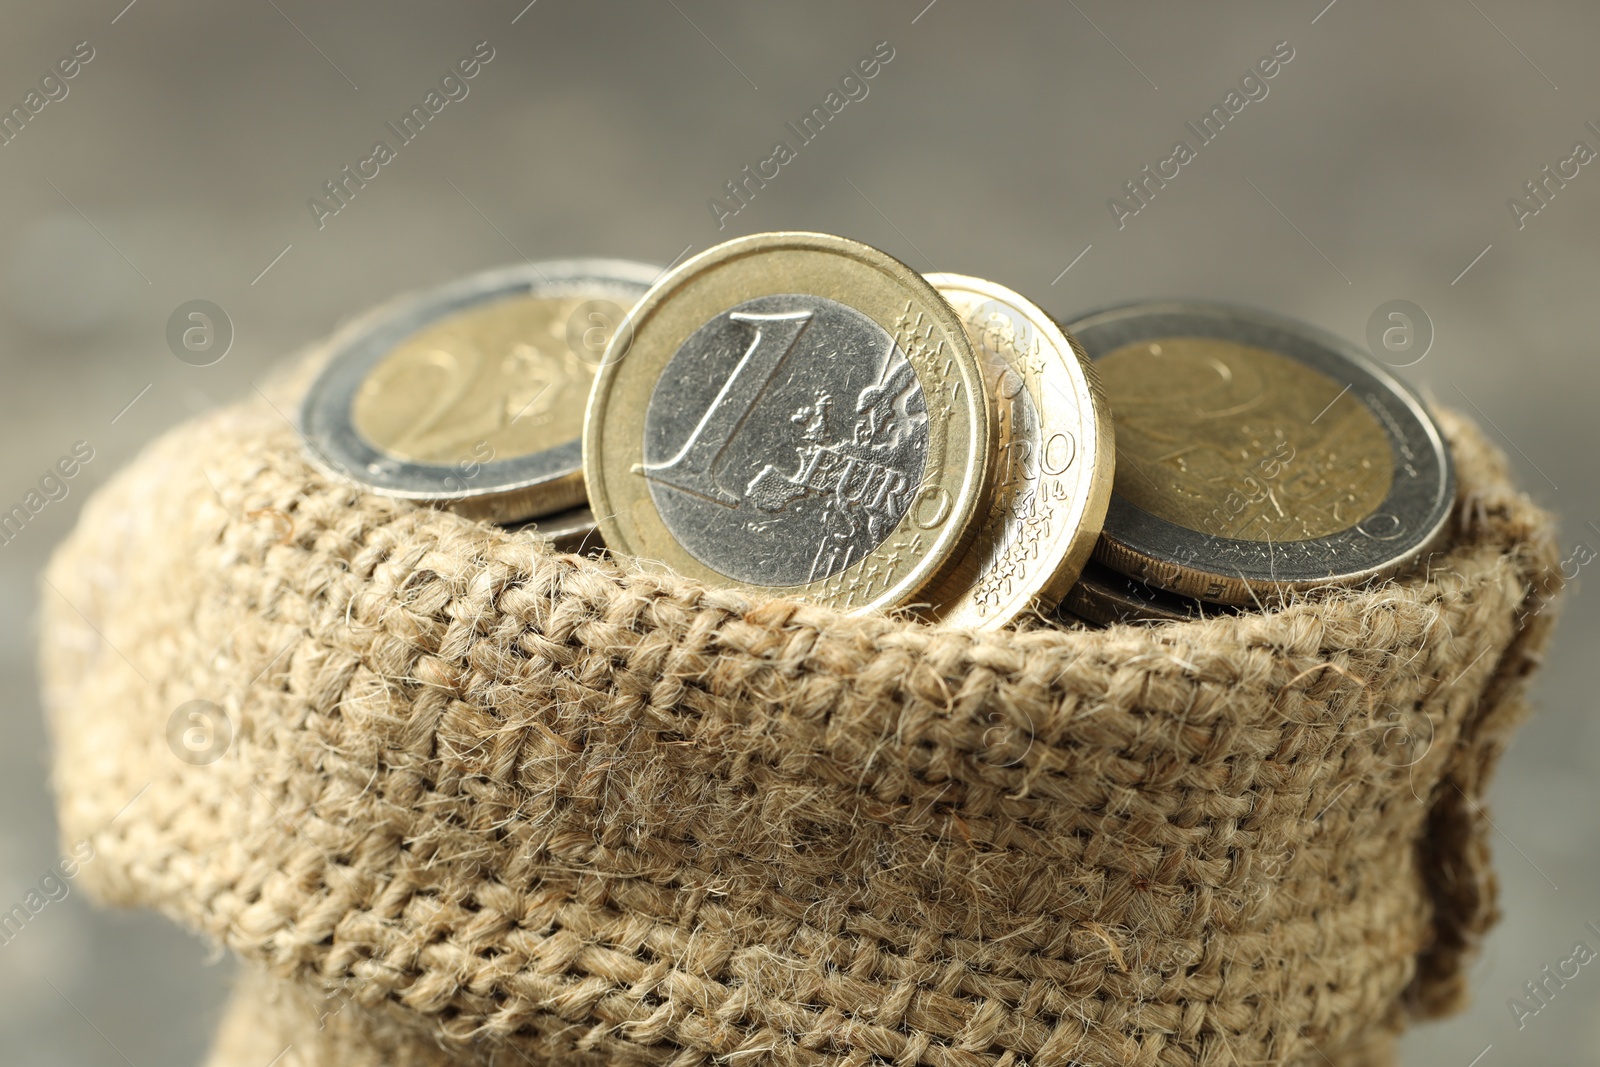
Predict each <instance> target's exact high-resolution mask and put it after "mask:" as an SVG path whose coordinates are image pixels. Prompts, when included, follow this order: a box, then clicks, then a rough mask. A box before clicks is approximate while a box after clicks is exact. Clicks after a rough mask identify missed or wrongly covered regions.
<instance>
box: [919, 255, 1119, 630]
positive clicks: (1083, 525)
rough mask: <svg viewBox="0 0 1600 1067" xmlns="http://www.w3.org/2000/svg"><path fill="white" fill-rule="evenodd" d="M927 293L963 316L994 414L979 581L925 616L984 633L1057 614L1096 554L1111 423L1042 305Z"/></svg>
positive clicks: (998, 296)
mask: <svg viewBox="0 0 1600 1067" xmlns="http://www.w3.org/2000/svg"><path fill="white" fill-rule="evenodd" d="M927 279H928V281H929V282H931V283H933V287H934V288H935V289H937V290H939V295H940V296H942V297H944V298H945V299H946V300H948V301H949V302H950V306H951V307H953V308H954V309H955V311H956V314H957V315H959V316H961V320H962V322H963V324H964V325H965V326H966V330H967V336H968V337H969V338H970V339H971V341H972V345H973V348H974V349H976V350H977V352H978V357H979V360H980V361H981V362H982V363H983V366H984V374H985V380H986V382H987V384H988V386H989V391H990V395H991V397H992V398H993V402H994V407H995V421H996V424H997V430H996V450H995V455H994V466H993V471H992V482H993V485H992V488H991V489H990V491H989V508H988V511H987V512H986V513H985V514H984V515H983V516H982V517H981V518H980V520H979V521H980V526H979V528H978V533H977V536H976V537H974V538H973V541H972V547H971V548H969V549H968V550H967V551H968V552H969V553H970V554H971V555H972V557H973V558H974V560H975V562H976V576H975V577H973V578H971V579H969V580H967V581H966V582H965V584H963V585H961V586H960V587H957V588H950V589H940V590H936V591H935V592H934V593H932V594H931V595H930V596H929V598H928V599H929V600H930V601H931V604H932V606H931V607H930V608H929V612H928V613H929V615H930V616H932V617H933V618H937V619H939V620H941V621H944V622H948V623H951V624H953V625H958V626H973V627H982V628H985V629H990V628H994V627H998V626H1004V625H1005V624H1007V623H1009V622H1011V621H1013V620H1014V619H1016V618H1017V617H1018V616H1019V615H1021V614H1023V613H1024V612H1026V611H1029V610H1032V609H1035V608H1044V609H1046V610H1048V609H1051V608H1054V607H1055V606H1056V604H1057V603H1059V602H1060V600H1061V598H1062V597H1063V596H1064V595H1066V592H1067V590H1068V589H1070V588H1071V587H1072V583H1073V582H1074V581H1075V580H1076V579H1077V577H1078V572H1079V571H1080V570H1082V568H1083V565H1084V563H1085V562H1087V561H1088V559H1089V554H1090V553H1091V552H1093V551H1094V545H1095V541H1096V539H1097V538H1098V537H1099V536H1100V526H1101V523H1102V522H1103V521H1104V520H1105V514H1106V505H1107V504H1108V503H1109V502H1110V500H1111V481H1112V467H1113V464H1114V462H1115V450H1114V446H1113V436H1112V427H1111V412H1110V409H1109V408H1108V406H1107V404H1106V399H1105V393H1104V391H1103V390H1102V389H1101V388H1100V382H1099V379H1098V377H1097V376H1096V374H1095V371H1094V367H1093V365H1092V364H1090V363H1089V361H1088V359H1087V357H1085V356H1083V355H1082V354H1081V353H1080V352H1079V351H1078V350H1077V348H1076V347H1075V345H1074V343H1073V341H1072V339H1071V338H1070V337H1068V336H1067V335H1066V334H1065V333H1063V332H1062V330H1061V327H1059V326H1057V325H1056V324H1055V322H1054V321H1053V320H1052V319H1051V318H1050V316H1049V315H1048V314H1047V313H1045V312H1044V311H1043V310H1041V309H1040V308H1039V307H1038V305H1036V304H1034V303H1033V302H1032V301H1030V300H1028V299H1027V298H1026V297H1024V296H1022V295H1020V294H1019V293H1016V292H1013V291H1012V290H1010V289H1008V288H1006V287H1005V286H1003V285H997V284H996V283H994V282H989V281H984V280H982V279H979V278H968V277H965V276H963V275H960V274H929V275H927Z"/></svg>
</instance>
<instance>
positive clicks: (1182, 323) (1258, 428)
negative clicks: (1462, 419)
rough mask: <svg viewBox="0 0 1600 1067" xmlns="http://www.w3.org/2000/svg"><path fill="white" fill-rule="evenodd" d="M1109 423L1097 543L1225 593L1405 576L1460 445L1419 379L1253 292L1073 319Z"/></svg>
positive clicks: (1236, 598) (1238, 600)
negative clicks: (1260, 302)
mask: <svg viewBox="0 0 1600 1067" xmlns="http://www.w3.org/2000/svg"><path fill="white" fill-rule="evenodd" d="M1068 330H1069V332H1071V333H1072V334H1073V335H1074V336H1076V337H1077V338H1078V340H1079V342H1080V343H1082V345H1083V346H1084V348H1085V349H1086V350H1087V352H1088V353H1089V356H1090V357H1091V358H1092V359H1093V360H1094V361H1095V365H1096V367H1097V369H1098V370H1099V372H1100V378H1101V381H1102V382H1103V383H1104V384H1105V388H1106V394H1107V396H1108V397H1109V398H1110V401H1111V410H1112V412H1113V413H1114V414H1115V417H1116V422H1117V471H1116V479H1115V489H1114V492H1113V495H1112V500H1111V506H1110V509H1109V510H1108V512H1107V515H1106V522H1105V528H1104V530H1103V531H1102V533H1101V538H1100V543H1099V545H1098V546H1097V547H1096V550H1095V555H1096V558H1097V559H1099V560H1101V561H1102V562H1104V563H1105V564H1107V565H1108V566H1110V567H1111V568H1112V569H1113V570H1116V571H1120V572H1121V573H1123V574H1127V575H1129V576H1132V577H1135V578H1138V579H1139V580H1141V581H1143V582H1146V583H1148V584H1150V585H1153V586H1156V587H1158V588H1162V589H1166V590H1168V591H1171V592H1175V593H1179V594H1182V595H1184V596H1192V597H1198V598H1200V599H1202V600H1211V601H1218V602H1222V603H1228V604H1238V605H1249V604H1265V603H1268V602H1270V601H1272V600H1275V599H1279V598H1281V596H1282V595H1283V594H1285V593H1288V592H1292V591H1295V590H1303V589H1309V588H1314V587H1316V586H1322V585H1344V584H1354V583H1358V582H1362V581H1367V580H1370V579H1376V578H1383V577H1387V576H1391V575H1394V574H1397V573H1399V572H1401V571H1403V570H1404V569H1406V568H1407V567H1409V566H1411V565H1412V564H1414V563H1416V562H1417V561H1418V560H1419V559H1420V558H1421V557H1422V556H1423V555H1425V554H1426V553H1427V552H1428V551H1430V550H1431V549H1432V548H1433V547H1434V546H1436V545H1437V544H1438V543H1439V542H1440V540H1441V539H1442V537H1443V536H1444V534H1445V532H1446V527H1447V523H1448V520H1449V517H1450V511H1451V506H1452V503H1453V500H1454V496H1455V474H1454V467H1453V465H1452V462H1451V459H1450V453H1449V450H1448V448H1447V447H1446V445H1445V442H1444V439H1443V437H1442V436H1441V435H1440V433H1439V429H1438V426H1437V425H1436V424H1435V423H1434V421H1433V418H1432V417H1431V416H1430V415H1429V414H1428V411H1427V409H1426V408H1425V407H1424V406H1423V404H1422V402H1421V400H1419V399H1418V397H1417V396H1416V394H1415V393H1413V392H1412V391H1411V390H1410V389H1409V388H1407V387H1406V386H1405V385H1403V384H1402V383H1401V382H1399V381H1398V380H1396V379H1395V378H1394V377H1393V376H1391V375H1390V374H1389V373H1388V372H1387V371H1386V370H1385V369H1383V368H1382V367H1379V366H1378V365H1377V364H1375V363H1373V362H1371V361H1370V360H1369V359H1368V358H1367V357H1366V356H1364V355H1363V354H1362V353H1361V352H1360V351H1359V350H1358V349H1357V348H1356V347H1355V346H1353V345H1351V344H1348V343H1347V342H1344V341H1342V340H1340V339H1338V338H1337V337H1334V336H1332V335H1331V334H1327V333H1325V332H1323V331H1321V330H1318V329H1315V328H1313V327H1310V326H1306V325H1303V324H1300V323H1296V322H1293V321H1290V320H1287V319H1282V318H1278V317H1276V316H1272V315H1267V314H1265V313H1262V312H1257V311H1251V310H1247V309H1243V308H1235V307H1228V306H1222V305H1213V304H1190V303H1163V304H1143V305H1136V306H1132V307H1124V308H1118V309H1115V310H1110V311H1103V312H1098V313H1095V314H1091V315H1088V316H1085V317H1083V318H1081V319H1079V320H1077V321H1076V322H1074V323H1072V324H1071V325H1070V326H1069V327H1068Z"/></svg>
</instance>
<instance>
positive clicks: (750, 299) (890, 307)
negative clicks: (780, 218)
mask: <svg viewBox="0 0 1600 1067" xmlns="http://www.w3.org/2000/svg"><path fill="white" fill-rule="evenodd" d="M629 326H630V332H631V336H632V344H631V347H630V348H628V349H627V350H626V351H622V350H621V348H620V346H617V345H614V346H613V347H612V349H610V350H608V351H607V353H606V358H605V362H604V364H603V366H602V367H601V369H600V374H599V376H598V377H597V378H596V380H595V387H594V391H593V393H592V394H591V395H590V399H589V409H588V413H587V415H586V417H585V425H584V475H585V479H586V481H587V483H588V489H589V499H590V504H591V506H592V507H593V508H594V510H595V514H596V515H597V516H598V519H599V524H600V532H601V535H602V536H603V537H604V539H605V542H606V546H607V547H608V548H609V549H610V551H611V552H613V553H614V554H617V555H621V556H628V557H633V558H636V559H640V560H646V561H652V562H654V563H657V564H663V565H665V566H667V567H669V568H671V569H672V570H675V571H677V572H679V573H681V574H684V575H687V576H689V577H693V578H697V579H700V580H703V581H705V582H707V583H709V584H715V585H720V586H729V587H734V588H741V589H745V590H748V591H752V592H755V593H760V594H768V595H788V596H800V597H805V598H808V599H811V600H814V601H817V602H820V603H824V604H829V605H832V606H835V607H838V608H840V609H843V610H848V611H868V610H873V609H883V608H890V607H896V606H901V605H906V604H910V603H913V602H914V601H915V599H916V598H917V595H918V593H919V591H921V590H923V589H924V588H926V587H928V586H930V584H932V583H933V582H935V581H936V580H940V579H943V578H945V577H946V576H947V575H948V574H949V572H951V571H952V570H953V569H956V568H959V567H960V566H961V565H962V564H961V559H962V556H963V550H964V549H965V548H966V545H967V543H968V542H969V541H970V539H971V537H972V535H973V533H974V532H975V527H976V523H975V522H974V521H973V520H974V518H975V517H976V516H977V515H979V514H980V513H981V511H982V509H983V508H984V506H985V505H986V499H985V495H984V494H985V492H986V483H987V479H988V457H989V454H990V451H991V449H992V448H993V441H994V438H993V433H994V422H993V419H992V418H991V415H990V402H989V391H988V390H987V389H986V388H985V386H984V381H983V374H982V371H981V369H980V367H979V365H978V360H977V357H976V356H975V355H974V353H973V350H972V346H971V344H970V342H969V341H968V340H967V335H966V332H965V331H964V329H963V328H962V324H961V320H960V319H959V318H958V317H957V316H956V314H955V312H954V311H952V310H951V308H950V306H949V304H947V303H946V302H945V301H944V300H943V298H941V297H940V296H939V294H938V293H937V292H935V290H934V289H933V287H932V286H931V285H929V284H928V283H927V282H926V281H924V280H923V279H922V278H921V276H919V275H918V274H916V272H914V271H912V270H911V269H910V268H908V267H906V266H905V265H904V264H902V263H900V262H898V261H897V260H895V259H893V258H891V257H890V256H888V255H886V254H884V253H882V252H879V251H878V250H876V249H873V248H870V247H868V246H866V245H863V244H860V243H859V242H856V241H851V240H848V239H846V238H842V237H833V236H829V235H825V234H811V233H769V234H757V235H754V236H751V237H744V238H738V239H736V240H733V241H729V242H727V243H725V244H722V245H718V246H716V247H715V248H712V249H709V250H707V251H706V252H703V253H701V254H700V255H698V256H695V257H694V258H692V259H690V260H688V261H687V262H685V263H683V264H682V265H681V266H679V267H677V268H676V269H674V270H672V271H670V272H669V273H668V274H667V275H666V276H665V277H663V278H662V279H661V280H660V281H659V282H658V283H657V284H656V285H655V286H654V287H653V288H652V289H651V290H650V292H649V293H647V294H646V295H645V297H644V298H643V299H642V300H641V301H640V302H639V305H638V307H637V308H636V309H635V311H634V314H633V316H632V321H631V323H630V324H629Z"/></svg>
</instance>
